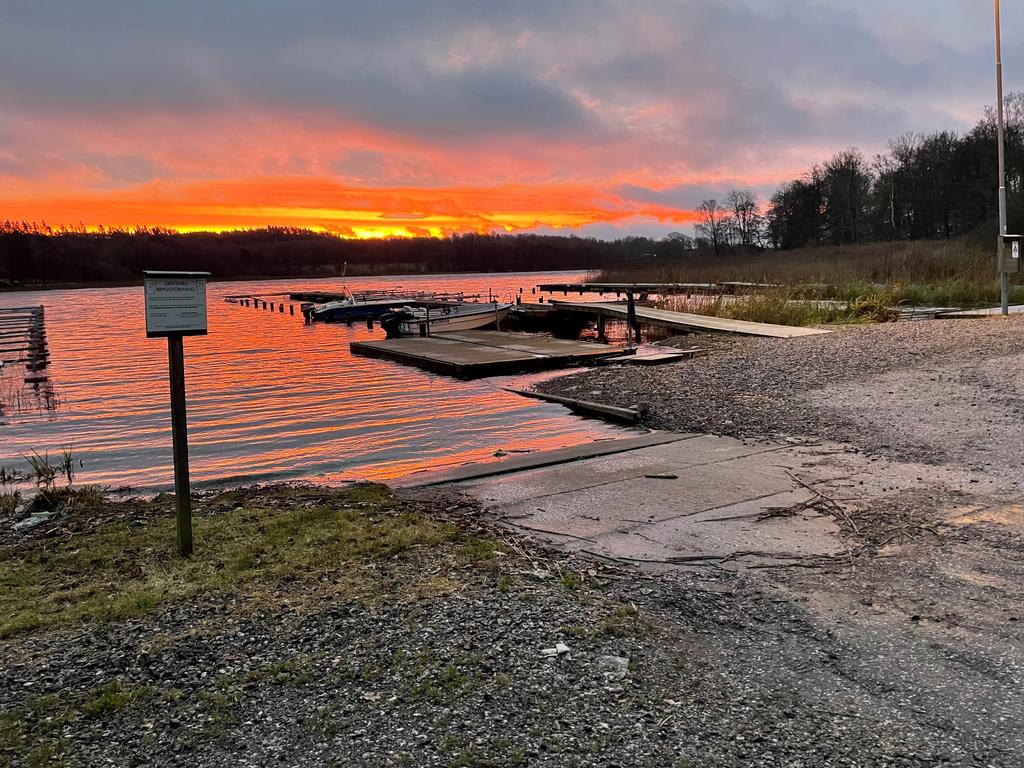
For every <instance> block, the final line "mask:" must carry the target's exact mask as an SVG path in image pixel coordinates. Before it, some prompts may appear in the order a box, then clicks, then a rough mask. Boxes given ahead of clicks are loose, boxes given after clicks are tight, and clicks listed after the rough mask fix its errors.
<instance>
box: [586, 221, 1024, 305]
mask: <svg viewBox="0 0 1024 768" xmlns="http://www.w3.org/2000/svg"><path fill="white" fill-rule="evenodd" d="M595 279H598V280H602V281H606V282H677V283H715V282H726V281H743V282H755V283H772V284H777V285H783V286H786V288H787V290H789V291H791V292H792V293H793V296H792V297H791V298H807V299H837V300H842V301H856V300H858V299H861V298H865V297H878V298H880V299H885V300H887V301H890V302H892V303H893V305H898V304H908V305H929V306H950V307H960V306H964V307H967V306H979V305H985V304H990V305H994V304H995V303H998V301H999V286H998V282H997V279H996V268H995V248H994V246H993V247H988V246H986V245H984V244H981V243H979V242H977V241H975V240H970V239H960V240H949V241H947V240H943V241H916V242H895V243H867V244H862V245H849V246H840V247H830V248H805V249H800V250H794V251H779V252H764V253H756V254H755V253H743V254H731V255H724V256H721V257H717V258H716V257H708V256H693V257H688V258H683V259H679V260H677V261H674V262H672V263H667V262H664V261H663V262H659V263H653V264H651V265H649V266H645V267H636V268H625V269H624V268H618V269H611V270H605V271H603V272H601V273H600V275H599V276H596V277H595ZM1011 282H1012V283H1013V285H1011V295H1010V299H1011V301H1012V302H1013V303H1024V285H1021V284H1020V283H1021V279H1020V277H1019V276H1017V275H1014V276H1011ZM772 303H774V304H777V303H778V299H777V298H776V300H774V301H772V302H767V304H772ZM755 304H756V302H755ZM752 311H753V309H752Z"/></svg>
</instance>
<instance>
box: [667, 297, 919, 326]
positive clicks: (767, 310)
mask: <svg viewBox="0 0 1024 768" xmlns="http://www.w3.org/2000/svg"><path fill="white" fill-rule="evenodd" d="M658 306H660V307H664V308H665V309H670V310H673V311H675V312H690V313H693V314H697V315H710V316H712V317H728V318H732V319H734V320H748V321H751V322H755V323H774V324H777V325H795V326H804V325H827V324H833V323H885V322H893V321H895V320H898V319H899V317H900V313H899V310H898V309H896V308H895V303H894V302H892V301H891V300H890V298H889V297H887V296H862V297H860V298H858V299H856V300H854V301H849V302H847V301H830V300H818V299H809V298H806V296H805V294H804V293H803V292H802V291H799V290H794V289H789V288H779V289H773V290H769V291H765V292H763V293H754V294H750V295H748V296H722V295H694V296H687V297H684V296H669V297H667V298H665V299H663V300H662V301H660V302H658Z"/></svg>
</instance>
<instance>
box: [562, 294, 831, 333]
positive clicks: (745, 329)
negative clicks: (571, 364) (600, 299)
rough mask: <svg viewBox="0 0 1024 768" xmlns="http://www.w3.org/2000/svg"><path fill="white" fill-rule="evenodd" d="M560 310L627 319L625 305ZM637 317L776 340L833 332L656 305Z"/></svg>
mask: <svg viewBox="0 0 1024 768" xmlns="http://www.w3.org/2000/svg"><path fill="white" fill-rule="evenodd" d="M552 304H553V305H554V306H555V308H556V309H558V310H559V311H560V312H577V313H585V314H592V315H600V314H604V315H606V316H613V317H618V318H622V319H625V318H626V316H627V309H626V305H625V304H605V303H590V302H588V303H579V304H576V303H573V302H568V301H555V302H552ZM636 316H637V319H638V320H640V321H641V322H642V323H645V324H648V325H656V326H659V327H661V328H667V329H668V330H673V331H683V332H691V331H704V332H711V333H735V334H740V335H743V336H766V337H769V338H775V339H792V338H796V337H798V336H817V335H819V334H823V333H829V331H827V330H825V329H823V328H798V327H796V326H791V325H773V324H771V323H753V322H750V321H749V320H732V319H730V318H726V317H712V316H709V315H695V314H691V313H688V312H672V311H670V310H667V309H655V308H654V307H641V306H638V307H637V308H636Z"/></svg>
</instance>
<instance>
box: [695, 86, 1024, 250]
mask: <svg viewBox="0 0 1024 768" xmlns="http://www.w3.org/2000/svg"><path fill="white" fill-rule="evenodd" d="M1004 110H1005V117H1006V187H1007V211H1008V221H1009V227H1010V230H1011V231H1014V230H1016V231H1021V230H1022V229H1024V184H1022V179H1024V93H1012V94H1010V95H1008V96H1007V97H1006V100H1005V105H1004ZM996 136H997V132H996V111H995V109H994V108H992V107H989V108H987V109H986V110H985V113H984V115H983V117H982V118H981V119H980V120H979V121H978V123H977V124H976V125H975V126H974V128H972V129H971V130H970V131H968V132H967V133H965V134H963V135H961V134H958V133H955V132H952V131H937V132H934V133H928V134H922V133H908V134H904V135H902V136H899V137H897V138H895V139H893V140H891V141H890V142H889V145H888V151H887V152H884V153H881V154H878V155H875V156H874V157H873V158H868V157H866V156H865V155H864V154H863V153H862V152H861V151H860V150H858V149H856V148H851V149H846V150H843V151H842V152H839V153H837V154H836V155H835V156H833V157H832V158H831V159H830V160H827V161H825V162H823V163H818V164H815V165H813V166H811V168H809V169H808V170H807V171H806V172H805V173H804V174H803V175H802V176H801V177H800V178H798V179H794V180H792V181H789V182H787V183H785V184H783V185H781V186H780V187H779V189H778V190H777V191H776V192H775V194H774V195H772V197H771V199H770V201H768V204H767V206H762V205H761V204H760V203H759V201H758V200H757V197H756V196H755V195H754V193H753V192H751V191H749V190H733V191H732V192H730V193H729V195H728V197H727V198H726V199H725V201H724V202H719V201H718V200H714V199H711V200H705V201H703V202H702V203H701V205H700V207H699V208H698V210H697V215H698V221H697V224H696V225H695V235H696V237H695V238H686V241H687V244H688V245H690V246H691V247H694V248H698V249H699V248H710V249H712V250H713V251H714V252H715V253H716V254H718V253H721V252H722V250H723V249H733V250H734V249H746V248H771V249H773V250H789V249H793V248H806V247H810V246H821V245H848V244H854V243H864V242H873V241H901V240H923V239H933V238H944V239H952V238H955V237H959V236H961V235H965V234H968V233H971V232H975V231H978V230H980V229H984V230H986V231H991V234H992V235H993V236H994V235H995V232H996V225H995V222H996V220H997V217H998V195H997V168H998V166H997V140H996ZM678 237H682V238H685V237H686V236H684V235H678Z"/></svg>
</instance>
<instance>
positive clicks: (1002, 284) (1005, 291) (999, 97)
mask: <svg viewBox="0 0 1024 768" xmlns="http://www.w3.org/2000/svg"><path fill="white" fill-rule="evenodd" d="M995 13H996V114H997V116H998V117H997V128H996V133H997V139H996V141H997V143H998V145H999V250H998V253H997V258H998V269H999V298H1000V302H1001V305H1002V309H1003V314H1004V315H1007V314H1009V312H1010V310H1009V304H1010V296H1009V294H1010V290H1009V277H1008V276H1007V274H1006V269H1005V267H1004V262H1003V251H1004V249H1005V248H1006V244H1005V242H1004V240H1003V236H1004V235H1005V234H1006V157H1005V152H1006V150H1005V149H1004V137H1005V128H1004V126H1003V40H1002V23H1001V16H1000V12H999V0H995Z"/></svg>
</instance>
